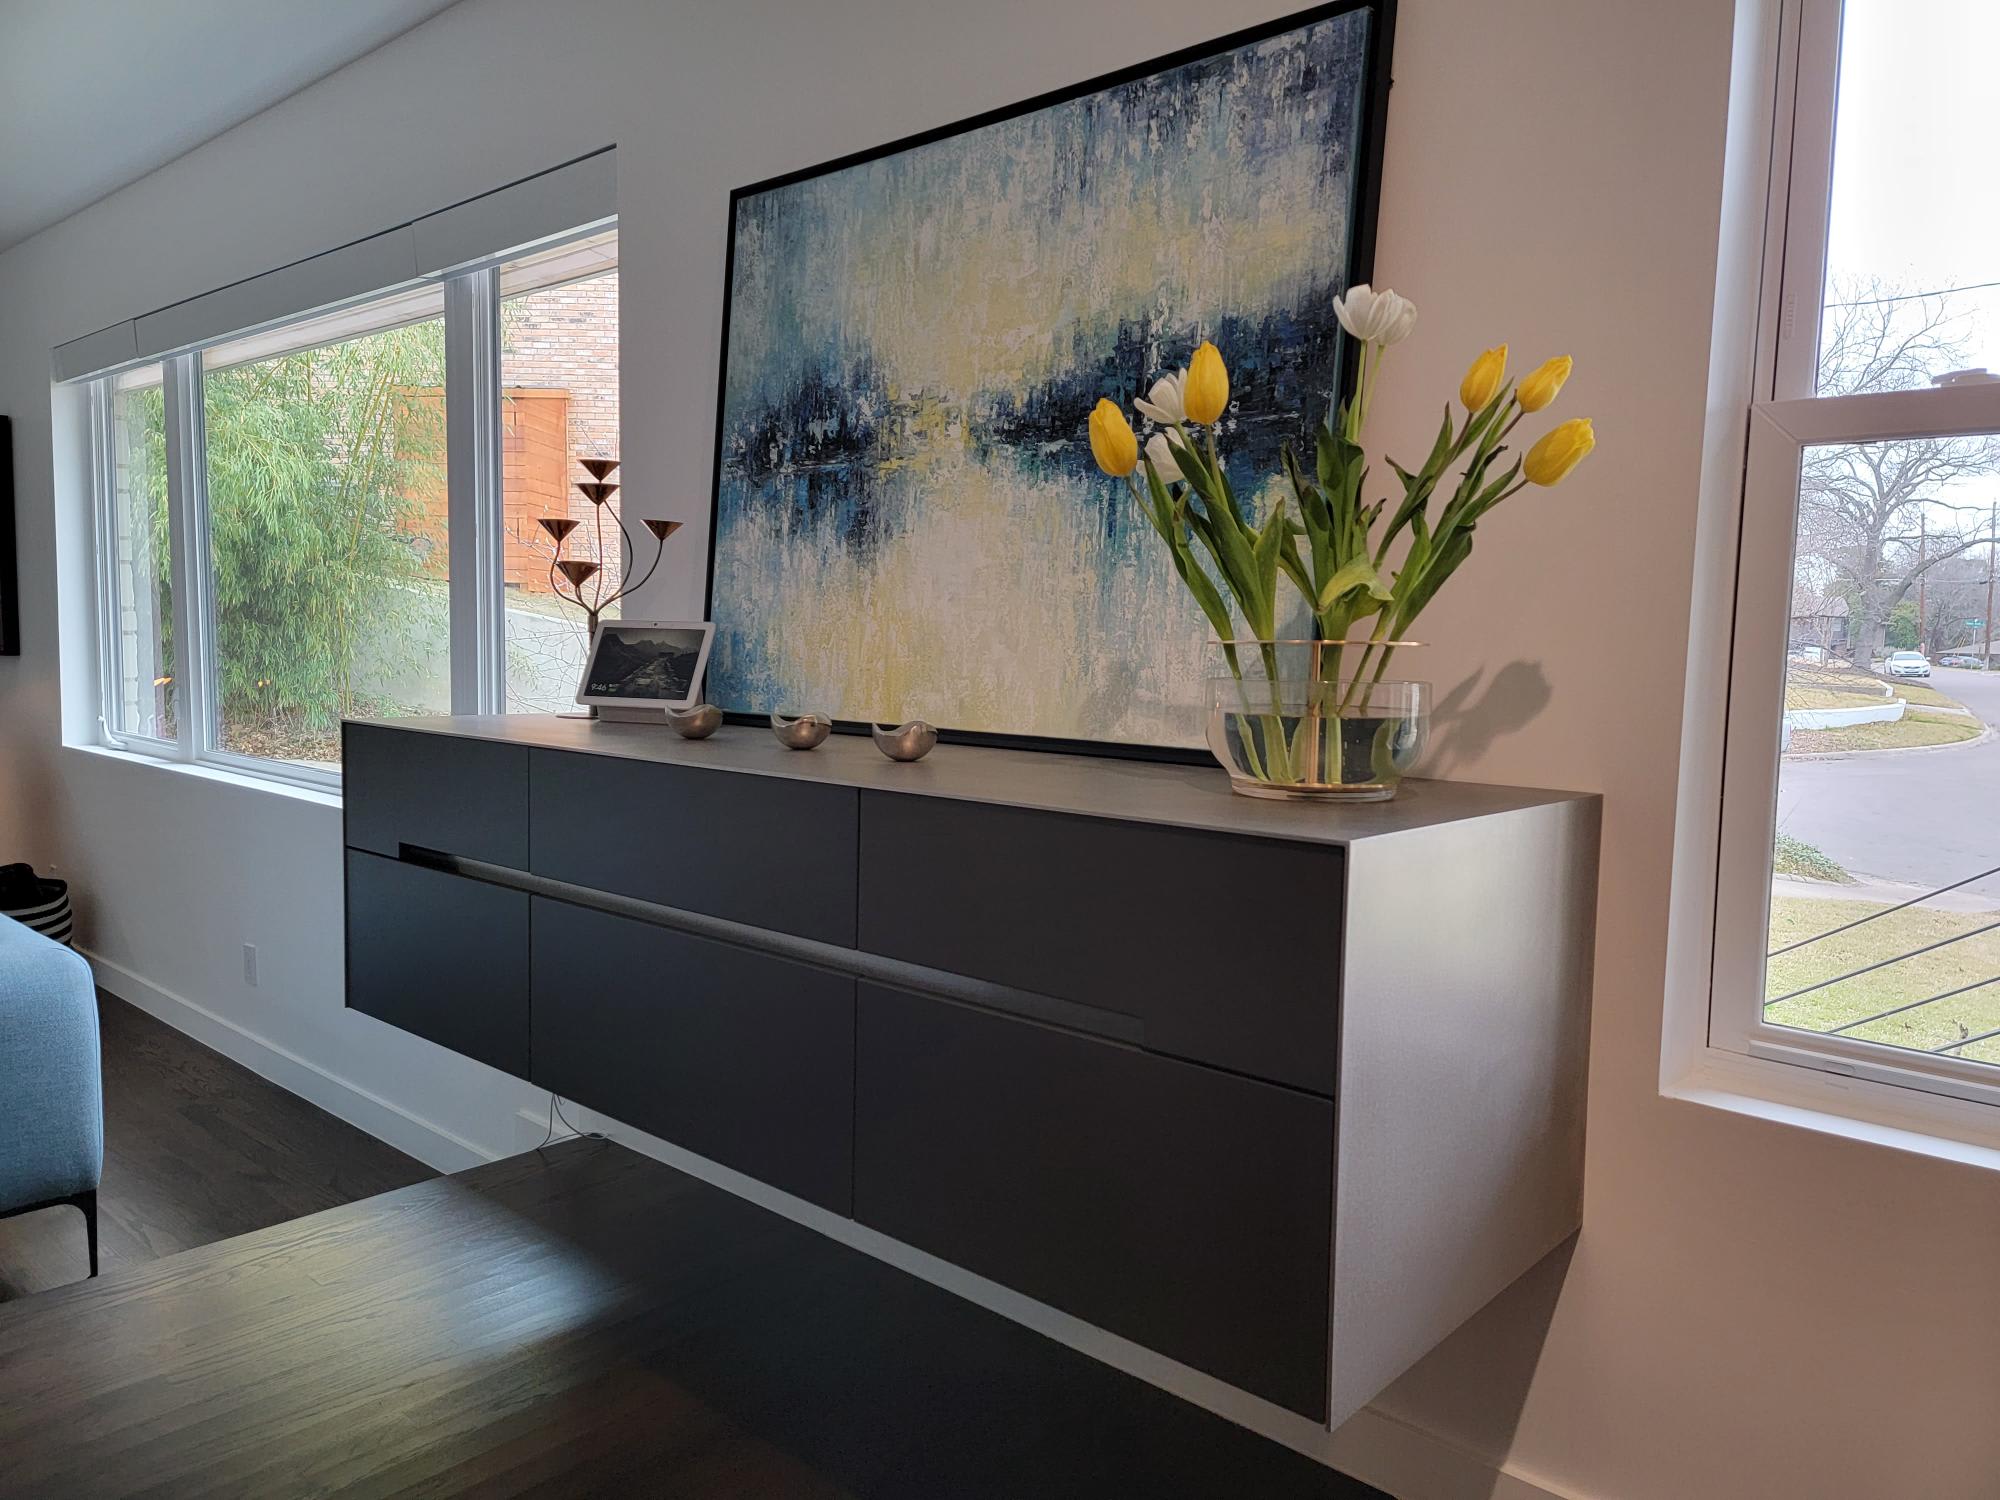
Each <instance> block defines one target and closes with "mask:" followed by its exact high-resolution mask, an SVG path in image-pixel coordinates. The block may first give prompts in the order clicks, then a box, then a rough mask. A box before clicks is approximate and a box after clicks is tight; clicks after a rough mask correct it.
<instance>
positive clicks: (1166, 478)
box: [1146, 432, 1187, 484]
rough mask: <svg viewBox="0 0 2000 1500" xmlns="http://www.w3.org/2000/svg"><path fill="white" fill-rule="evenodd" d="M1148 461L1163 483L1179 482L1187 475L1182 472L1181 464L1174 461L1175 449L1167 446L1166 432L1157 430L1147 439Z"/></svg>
mask: <svg viewBox="0 0 2000 1500" xmlns="http://www.w3.org/2000/svg"><path fill="white" fill-rule="evenodd" d="M1146 462H1147V463H1149V464H1151V465H1152V466H1153V472H1154V473H1155V474H1157V475H1159V476H1160V483H1161V484H1179V483H1180V482H1181V481H1182V480H1183V479H1185V478H1186V477H1187V476H1186V475H1184V474H1182V473H1181V466H1180V465H1179V464H1177V463H1175V462H1174V455H1173V450H1172V449H1170V448H1169V447H1168V446H1167V435H1166V434H1165V433H1164V432H1156V433H1154V434H1153V435H1152V436H1151V437H1149V438H1147V439H1146Z"/></svg>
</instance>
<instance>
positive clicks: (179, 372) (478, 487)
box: [89, 221, 617, 793]
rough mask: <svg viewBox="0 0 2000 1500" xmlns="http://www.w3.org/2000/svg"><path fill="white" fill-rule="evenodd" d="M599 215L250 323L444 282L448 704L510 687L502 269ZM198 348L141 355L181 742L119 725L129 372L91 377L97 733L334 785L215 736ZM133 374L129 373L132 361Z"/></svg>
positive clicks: (297, 781) (473, 705)
mask: <svg viewBox="0 0 2000 1500" xmlns="http://www.w3.org/2000/svg"><path fill="white" fill-rule="evenodd" d="M616 228H617V225H616V223H615V221H612V222H600V223H596V224H591V225H588V226H584V227H581V228H579V229H576V230H574V231H570V232H567V233H564V234H559V235H554V236H551V237H549V238H547V239H544V240H541V241H538V242H537V243H535V244H533V245H529V246H523V247H517V248H514V249H511V250H508V251H507V252H505V253H504V254H501V255H495V256H492V257H490V258H488V259H486V260H483V261H480V262H477V263H474V264H471V265H464V266H458V267H454V268H453V269H452V270H451V271H450V272H449V273H447V274H440V275H435V276H429V277H424V278H422V279H420V280H419V281H417V282H415V283H411V284H406V285H402V286H397V287H392V288H384V289H383V290H382V291H379V292H375V293H371V294H369V295H367V296H363V297H356V298H351V299H348V300H346V301H345V302H343V303H339V304H335V305H334V306H332V307H316V308H313V309H310V310H307V311H302V312H300V313H299V314H298V315H297V316H295V317H291V318H286V319H283V320H280V321H277V322H273V323H269V324H265V325H261V326H260V327H259V328H257V329H245V330H242V331H241V332H239V333H235V334H231V335H230V336H229V337H228V338H227V339H216V340H213V341H211V342H210V343H209V344H207V345H205V346H204V347H205V348H214V347H216V346H217V345H219V344H223V343H229V342H234V341H235V340H236V339H237V338H240V337H241V336H242V335H243V334H244V333H250V332H258V333H263V332H282V331H283V330H284V329H286V328H288V327H294V326H297V325H300V324H303V323H306V322H309V321H312V320H316V319H319V318H323V317H325V316H326V315H327V314H328V313H330V312H336V311H339V310H341V309H342V308H357V307H366V306H368V305H369V304H370V303H372V302H375V301H377V300H379V299H381V298H383V297H385V296H391V295H397V294H403V293H407V292H409V291H410V290H411V288H412V286H423V285H425V284H430V285H436V286H439V287H441V288H442V290H443V296H444V325H445V465H446V534H447V548H448V552H449V558H450V578H451V584H450V592H449V596H448V607H447V614H448V621H449V641H450V682H451V711H452V712H453V713H454V714H502V713H505V712H506V711H507V695H506V661H507V656H506V651H507V642H506V587H505V547H504V539H503V529H504V513H505V495H504V493H503V490H504V475H503V467H502V457H501V440H500V431H501V428H500V400H501V395H500V380H501V372H500V302H501V293H500V269H501V267H502V266H504V265H507V264H509V263H512V262H514V261H517V260H521V259H524V258H526V257H528V256H531V255H536V254H540V253H542V252H545V251H548V250H553V249H559V248H560V247H562V246H563V245H566V244H570V243H574V242H575V241H578V240H582V239H588V238H594V237H596V236H599V235H603V234H605V233H606V232H607V231H613V232H615V230H616ZM202 353H203V350H202V349H201V348H196V349H188V350H183V351H181V352H178V353H175V354H169V355H165V356H162V357H159V358H157V359H147V360H143V361H140V362H139V366H138V367H140V368H143V367H145V366H148V365H152V364H158V365H159V366H160V367H161V371H162V375H163V384H164V391H165V402H166V438H167V445H166V446H167V452H166V467H167V511H168V526H169V531H170V535H171V540H170V546H169V553H170V557H171V560H172V570H173V580H172V582H173V594H174V597H173V612H174V618H173V630H174V681H173V683H172V685H171V689H170V691H171V692H172V694H173V698H174V725H175V730H176V734H175V738H173V739H171V740H168V739H161V738H157V737H153V736H147V735H140V734H133V733H129V732H126V731H123V730H120V729H119V728H117V726H116V714H115V712H114V705H115V704H116V702H117V699H118V680H117V677H118V671H119V664H118V655H117V649H118V648H117V640H118V634H117V632H118V620H117V609H118V604H117V597H118V596H117V589H116V587H115V576H114V575H115V566H116V559H115V556H114V552H115V538H116V536H117V521H116V514H115V508H116V505H117V476H116V463H115V454H114V447H113V443H114V438H113V432H112V421H113V404H112V398H113V386H114V382H115V381H116V379H117V376H118V374H120V373H122V370H111V371H107V372H105V373H104V374H101V375H97V376H94V377H92V378H91V379H90V381H89V405H90V418H91V467H92V474H91V488H92V492H93V508H94V516H95V522H96V553H97V579H96V582H97V611H96V616H97V678H98V683H97V689H98V715H97V724H98V737H99V741H100V743H101V744H103V745H104V746H105V747H106V748H109V749H114V750H120V751H126V752H129V753H133V754H138V755H146V756H151V757H153V758H155V759H159V760H166V761H173V762H179V763H182V764H186V765H197V766H209V767H215V768H219V769H222V770H226V771H229V772H231V773H233V774H236V775H239V776H246V777H251V778H257V779H261V780H265V781H272V782H278V783H284V784H290V785H294V786H301V787H307V788H312V789H315V790H319V791H332V792H336V793H337V792H338V791H339V789H340V785H341V776H340V772H339V771H337V770H326V769H323V768H320V767H316V766H304V765H296V764H293V763H290V762H287V761H280V760H273V759H266V758H264V757H261V756H253V755H245V754H242V753H240V752H238V751H233V750H229V749H226V748H224V747H223V746H222V745H221V744H220V742H219V728H220V721H219V718H218V714H217V703H216V674H215V671H214V659H215V598H214V578H213V569H212V568H211V567H210V566H209V565H208V561H207V560H208V558H209V557H210V556H211V550H210V545H209V525H208V465H207V460H206V443H205V434H204V428H203V400H202V379H203V376H202ZM126 368H130V367H129V366H128V367H126Z"/></svg>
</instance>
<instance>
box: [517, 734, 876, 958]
mask: <svg viewBox="0 0 2000 1500" xmlns="http://www.w3.org/2000/svg"><path fill="white" fill-rule="evenodd" d="M668 732H669V731H667V730H662V731H661V733H663V734H664V733H668ZM531 775H532V778H533V797H532V811H531V814H530V829H531V836H530V843H531V847H532V851H533V853H532V858H533V864H532V866H531V868H532V869H533V870H534V872H535V873H536V874H537V875H546V876H548V877H550V878H551V879H554V880H566V881H568V882H570V883H571V884H572V885H580V886H587V887H589V888H590V889H591V890H596V891H611V892H614V893H615V894H617V895H620V896H632V897H635V898H637V899H638V900H641V901H653V902H657V903H659V904H660V905H662V906H677V907H680V908H681V909H682V910H684V911H695V912H701V913H703V914H705V915H707V916H711V917H726V918H727V919H729V920H730V921H732V922H744V923H748V924H749V925H751V926H753V927H765V928H769V929H771V930H772V931H774V932H788V933H791V934H793V935H795V936H798V937H808V938H816V939H818V940H819V941H820V942H823V943H838V944H840V945H841V946H843V947H849V948H851V947H853V946H854V843H855V827H854V825H855V798H856V794H855V792H854V791H853V790H852V789H851V788H848V787H834V786H816V785H814V784H812V783H809V782H799V781H783V780H779V779H777V778H775V777H770V776H743V775H738V774H734V773H731V772H727V771H699V770H690V769H688V768H686V767H684V766H662V765H653V764H649V763H647V762H644V761H634V760H615V759H612V758H610V757H608V756H586V755H573V754H570V753H568V752H566V751H561V750H537V751H535V752H534V758H533V763H532V770H531Z"/></svg>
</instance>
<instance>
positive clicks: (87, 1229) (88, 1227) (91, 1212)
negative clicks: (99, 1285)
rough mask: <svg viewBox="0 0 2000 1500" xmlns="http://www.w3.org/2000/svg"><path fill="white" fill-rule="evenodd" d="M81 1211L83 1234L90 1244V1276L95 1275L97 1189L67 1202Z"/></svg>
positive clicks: (80, 1194)
mask: <svg viewBox="0 0 2000 1500" xmlns="http://www.w3.org/2000/svg"><path fill="white" fill-rule="evenodd" d="M69 1201H70V1202H72V1203H74V1204H75V1205H76V1206H77V1207H78V1208H79V1209H81V1210H82V1211H83V1233H84V1237H85V1239H86V1240H88V1241H89V1243H90V1274H91V1275H93V1276H95V1275H96V1274H97V1189H96V1188H92V1189H91V1190H90V1191H89V1192H87V1193H78V1194H77V1195H76V1196H75V1197H74V1198H72V1199H70V1200H69Z"/></svg>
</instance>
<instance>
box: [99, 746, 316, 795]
mask: <svg viewBox="0 0 2000 1500" xmlns="http://www.w3.org/2000/svg"><path fill="white" fill-rule="evenodd" d="M63 748H64V749H65V750H68V751H71V752H73V753H75V754H77V755H88V756H92V757H95V758H99V759H103V760H107V761H112V762H114V763H116V764H119V765H126V766H144V767H146V768H147V769H148V770H153V771H166V772H169V773H171V774H173V775H176V776H193V777H197V778H198V779H200V780H203V781H212V782H215V783H217V784H219V785H222V786H230V787H241V788H242V789H244V790H245V791H253V792H266V793H269V794H270V795H272V796H276V797H290V798H292V799H294V800H295V801H299V802H309V803H311V804H313V805H314V806H316V807H330V808H332V809H333V810H334V811H336V812H338V811H339V810H340V807H341V800H340V793H339V792H338V791H333V790H329V789H325V788H321V787H311V786H306V785H305V784H303V783H302V782H297V781H286V780H284V779H283V778H281V777H277V776H258V775H256V774H255V773H253V772H248V771H236V770H231V769H229V768H227V767H224V766H211V765H205V764H202V763H200V762H197V761H186V760H168V759H166V758H165V757H163V756H158V755H147V754H145V753H144V752H142V751H138V750H121V749H119V748H117V747H116V746H112V745H65V746H64V747H63Z"/></svg>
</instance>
